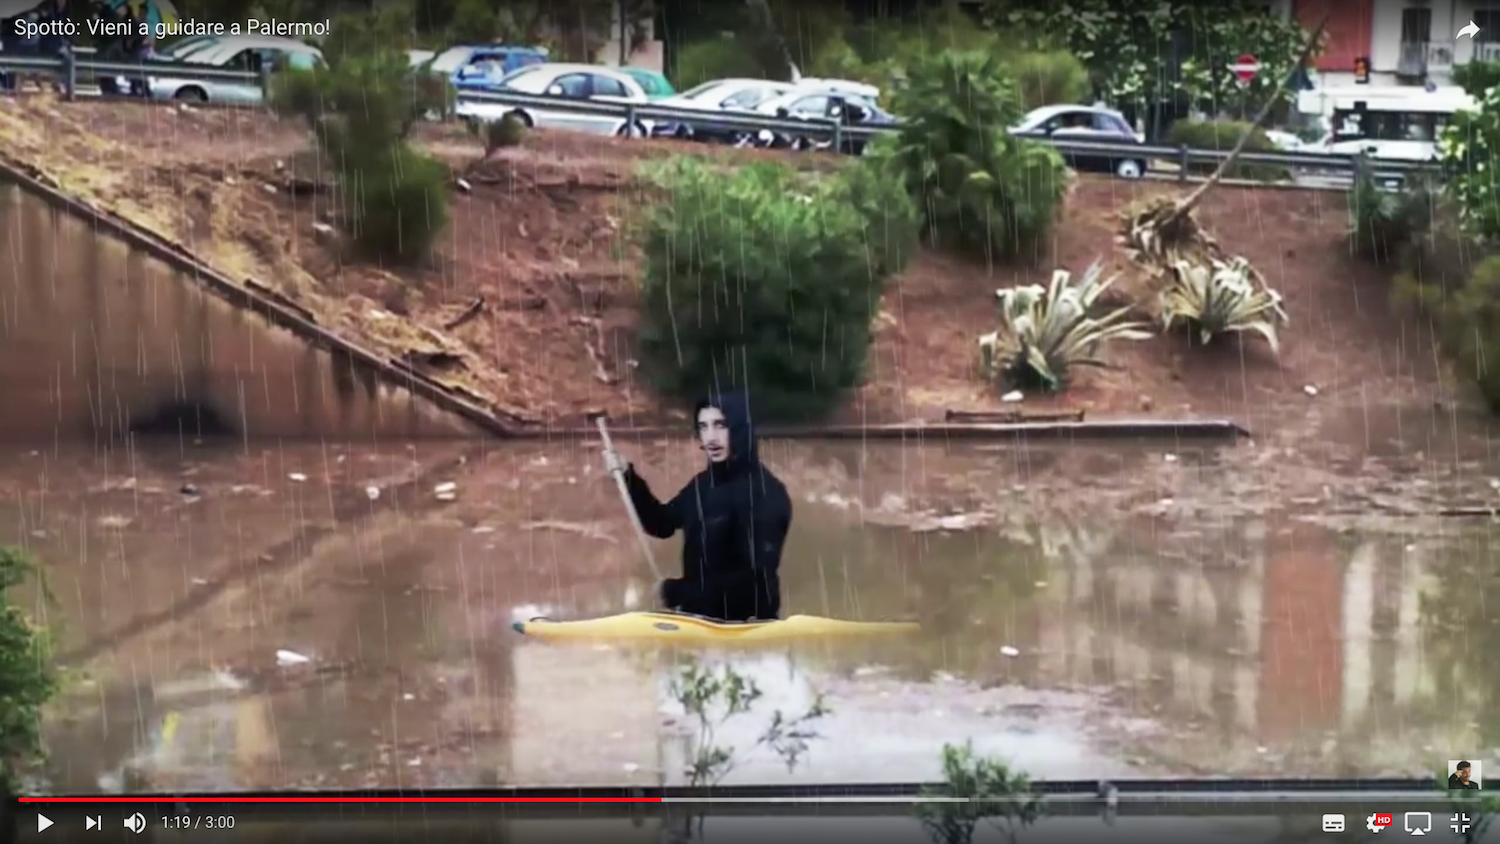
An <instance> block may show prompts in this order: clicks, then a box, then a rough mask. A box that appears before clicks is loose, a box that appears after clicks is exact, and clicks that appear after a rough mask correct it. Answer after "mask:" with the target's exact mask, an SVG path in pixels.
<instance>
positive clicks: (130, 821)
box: [125, 812, 146, 835]
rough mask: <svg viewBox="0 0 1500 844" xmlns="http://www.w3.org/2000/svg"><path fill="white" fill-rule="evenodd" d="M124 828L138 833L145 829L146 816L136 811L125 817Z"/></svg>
mask: <svg viewBox="0 0 1500 844" xmlns="http://www.w3.org/2000/svg"><path fill="white" fill-rule="evenodd" d="M125 828H126V829H128V830H130V831H131V832H133V833H135V834H136V835H140V834H141V833H142V832H144V831H145V830H146V818H145V816H143V815H142V814H141V813H140V812H136V813H135V814H133V815H131V816H130V817H128V818H126V819H125Z"/></svg>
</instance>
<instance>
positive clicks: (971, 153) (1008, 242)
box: [872, 50, 1067, 260]
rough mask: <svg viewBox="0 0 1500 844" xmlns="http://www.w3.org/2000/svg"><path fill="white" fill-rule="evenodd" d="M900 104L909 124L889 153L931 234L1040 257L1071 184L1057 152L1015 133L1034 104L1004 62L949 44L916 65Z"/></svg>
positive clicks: (881, 148) (993, 251) (991, 252)
mask: <svg viewBox="0 0 1500 844" xmlns="http://www.w3.org/2000/svg"><path fill="white" fill-rule="evenodd" d="M893 110H894V111H895V112H896V113H897V114H900V115H902V117H903V119H904V122H903V123H902V125H901V129H900V131H899V132H898V133H897V134H896V135H895V138H894V140H893V141H890V142H888V143H887V144H876V145H874V146H873V147H872V150H873V152H874V154H875V155H889V156H890V157H891V159H892V162H893V164H894V166H895V167H896V168H898V170H899V172H901V174H902V176H903V178H904V180H905V183H906V186H907V189H908V191H909V192H910V193H911V195H912V197H913V199H914V200H915V201H916V203H917V207H918V208H919V209H921V211H922V214H923V224H924V231H925V232H926V234H927V237H928V239H929V240H930V241H931V242H933V243H935V244H938V245H940V246H944V247H947V248H953V249H956V250H960V251H965V252H969V253H972V254H976V255H983V256H985V257H987V258H992V259H1000V260H1004V259H1011V258H1017V257H1021V256H1030V255H1033V254H1034V250H1035V249H1036V248H1037V246H1038V245H1039V243H1040V241H1041V240H1042V239H1044V238H1045V237H1046V236H1047V234H1048V233H1050V232H1051V230H1052V225H1053V223H1054V222H1055V221H1056V219H1057V214H1058V212H1059V211H1060V210H1061V208H1062V201H1063V197H1064V195H1065V193H1066V190H1067V169H1066V168H1065V167H1064V165H1063V161H1062V158H1061V157H1060V156H1059V155H1058V154H1057V151H1056V150H1054V149H1052V148H1051V147H1049V146H1046V145H1044V144H1038V143H1034V142H1031V141H1026V140H1022V139H1018V138H1014V137H1011V135H1010V134H1009V132H1008V131H1007V129H1008V127H1010V126H1012V125H1014V124H1015V123H1017V122H1018V121H1019V120H1020V119H1021V117H1022V115H1024V114H1025V109H1024V108H1023V106H1022V104H1021V99H1020V90H1019V86H1018V85H1017V84H1016V82H1015V80H1014V79H1012V78H1011V77H1010V76H1009V74H1008V73H1007V72H1006V70H1005V69H1004V68H1003V67H1002V66H1001V64H1000V62H999V60H998V59H996V58H995V57H993V56H991V55H988V54H985V53H981V52H958V51H951V50H950V51H944V52H942V53H939V54H937V55H935V56H931V57H929V58H927V59H925V60H923V61H920V62H918V63H917V64H915V65H914V66H913V67H912V68H911V71H910V78H909V80H908V84H907V85H906V87H904V88H902V89H901V90H900V91H898V92H897V95H896V97H895V98H894V102H893Z"/></svg>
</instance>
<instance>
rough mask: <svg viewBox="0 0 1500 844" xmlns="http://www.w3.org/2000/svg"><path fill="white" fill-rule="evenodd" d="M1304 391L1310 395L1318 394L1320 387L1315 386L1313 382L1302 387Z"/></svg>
mask: <svg viewBox="0 0 1500 844" xmlns="http://www.w3.org/2000/svg"><path fill="white" fill-rule="evenodd" d="M1302 392H1304V393H1307V394H1308V395H1309V396H1316V395H1317V394H1318V388H1317V387H1314V386H1313V385H1311V384H1308V385H1307V386H1305V387H1303V388H1302Z"/></svg>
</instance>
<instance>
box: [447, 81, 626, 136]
mask: <svg viewBox="0 0 1500 844" xmlns="http://www.w3.org/2000/svg"><path fill="white" fill-rule="evenodd" d="M493 90H494V92H495V93H497V94H504V93H508V92H514V93H517V94H529V95H532V96H539V97H561V98H565V99H569V100H584V101H593V102H601V103H620V104H626V103H632V104H636V105H642V106H644V105H646V103H647V99H648V98H647V97H646V91H645V90H644V89H643V88H641V85H640V83H639V82H636V81H635V80H634V79H632V78H630V76H629V75H628V74H625V73H621V72H620V71H618V70H615V69H613V68H608V67H600V66H598V65H591V64H550V63H548V64H534V65H528V66H526V67H523V68H521V69H519V70H517V71H514V72H513V73H511V74H510V75H508V76H506V77H504V78H502V79H500V80H499V81H498V82H497V83H496V84H495V87H494V89H493ZM456 111H457V113H458V116H459V117H462V118H465V119H468V120H480V121H484V122H491V121H495V120H499V119H500V118H502V117H504V116H505V115H507V114H514V115H516V116H517V117H519V118H520V119H521V121H522V122H523V123H525V124H526V125H527V126H532V127H536V128H538V129H568V130H571V131H574V132H585V133H587V134H590V135H617V136H621V137H624V136H629V137H643V136H646V135H650V134H651V121H649V120H642V119H639V118H638V119H637V120H636V121H635V125H633V126H627V125H626V122H627V121H626V119H625V117H624V116H623V115H618V116H617V115H606V114H580V113H577V112H568V111H560V110H559V111H553V110H551V109H548V108H546V107H545V106H513V105H502V104H500V103H486V102H478V101H475V100H466V99H464V98H463V96H462V94H461V95H460V96H459V102H458V108H457V109H456Z"/></svg>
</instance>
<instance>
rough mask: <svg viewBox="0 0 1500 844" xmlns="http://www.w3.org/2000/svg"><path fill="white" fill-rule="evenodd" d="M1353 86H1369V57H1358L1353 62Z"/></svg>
mask: <svg viewBox="0 0 1500 844" xmlns="http://www.w3.org/2000/svg"><path fill="white" fill-rule="evenodd" d="M1354 84H1356V85H1368V84H1370V57H1369V56H1360V57H1359V58H1357V59H1355V60H1354Z"/></svg>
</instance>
